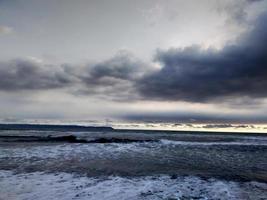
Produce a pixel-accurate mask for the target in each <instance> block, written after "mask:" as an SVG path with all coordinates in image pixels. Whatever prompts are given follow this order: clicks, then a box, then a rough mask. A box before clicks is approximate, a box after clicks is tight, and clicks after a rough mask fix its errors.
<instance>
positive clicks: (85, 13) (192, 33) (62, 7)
mask: <svg viewBox="0 0 267 200" xmlns="http://www.w3.org/2000/svg"><path fill="white" fill-rule="evenodd" d="M266 21H267V1H266V0H235V1H233V0H201V1H200V0H164V1H163V0H162V1H160V0H0V97H1V98H0V110H1V112H0V118H1V119H2V120H5V119H8V120H9V119H21V120H23V119H40V120H41V119H50V120H69V119H73V120H93V119H106V118H109V119H121V120H130V121H131V120H132V121H147V120H152V121H164V122H174V123H177V122H181V123H185V122H186V123H191V122H194V123H266V122H267V115H266V113H267V89H266V88H267V46H266V41H267V23H266Z"/></svg>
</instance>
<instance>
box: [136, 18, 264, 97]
mask: <svg viewBox="0 0 267 200" xmlns="http://www.w3.org/2000/svg"><path fill="white" fill-rule="evenodd" d="M266 20H267V13H265V14H263V15H262V16H261V17H259V18H258V20H257V21H256V22H255V26H254V28H253V30H252V31H250V32H248V33H246V34H244V35H242V36H241V37H240V38H239V39H238V40H237V41H236V42H235V43H234V44H229V45H226V46H225V47H224V48H223V49H222V50H215V49H208V50H203V49H201V48H200V47H199V46H191V47H187V48H184V49H169V50H167V51H159V52H158V53H157V56H156V58H155V59H156V61H158V62H160V63H161V64H162V66H163V68H162V69H161V70H159V71H157V72H155V73H152V74H149V75H146V76H145V77H143V78H142V80H140V81H139V82H138V83H137V87H138V89H139V91H140V93H141V94H142V96H143V97H144V98H145V99H157V100H173V101H177V100H178V101H189V102H207V101H215V100H217V101H218V99H220V98H222V97H223V98H240V97H249V98H263V97H266V96H267V90H266V87H267V46H266V44H265V41H267V23H266Z"/></svg>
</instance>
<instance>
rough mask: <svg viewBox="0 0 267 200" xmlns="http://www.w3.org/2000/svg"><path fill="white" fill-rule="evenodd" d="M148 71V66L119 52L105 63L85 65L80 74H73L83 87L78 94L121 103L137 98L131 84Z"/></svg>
mask: <svg viewBox="0 0 267 200" xmlns="http://www.w3.org/2000/svg"><path fill="white" fill-rule="evenodd" d="M150 69H151V68H150V67H149V65H148V64H146V63H144V62H142V61H140V60H138V59H137V58H135V57H134V56H133V55H131V54H130V53H128V52H120V53H118V54H117V55H116V56H114V57H113V58H111V59H108V60H106V61H103V62H99V63H95V64H91V65H86V66H84V67H83V68H82V69H81V70H82V72H81V71H78V72H77V71H76V72H74V74H75V76H76V77H78V78H79V80H80V81H81V83H82V85H83V87H81V88H80V90H79V93H80V94H83V95H88V94H94V95H100V96H101V97H102V98H109V99H112V100H119V101H123V100H134V99H136V98H138V92H137V91H136V90H135V88H134V87H133V84H134V83H135V82H137V81H138V80H139V79H140V78H141V77H142V76H143V75H144V74H145V73H148V72H149V71H150Z"/></svg>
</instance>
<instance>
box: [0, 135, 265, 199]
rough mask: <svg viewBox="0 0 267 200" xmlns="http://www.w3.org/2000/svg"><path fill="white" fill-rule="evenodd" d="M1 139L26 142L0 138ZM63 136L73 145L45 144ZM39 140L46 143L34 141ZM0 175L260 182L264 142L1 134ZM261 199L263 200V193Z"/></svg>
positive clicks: (230, 137)
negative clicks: (70, 138)
mask: <svg viewBox="0 0 267 200" xmlns="http://www.w3.org/2000/svg"><path fill="white" fill-rule="evenodd" d="M7 135H8V136H28V139H27V141H25V140H21V137H12V138H11V139H10V138H6V137H3V136H7ZM66 135H73V136H75V138H76V139H77V141H78V142H77V141H76V142H69V141H55V140H50V139H51V138H55V137H62V136H66ZM1 136H2V137H1ZM29 136H31V137H29ZM32 136H34V137H32ZM40 137H41V138H47V137H49V140H45V141H43V140H41V141H38V139H40ZM33 138H34V139H33ZM103 139H105V140H103ZM79 141H83V142H79ZM84 141H88V142H89V143H86V142H84ZM96 141H98V142H96ZM99 141H100V142H99ZM101 141H102V142H101ZM103 141H104V142H103ZM0 170H7V171H12V172H13V173H18V174H21V173H36V172H45V173H50V174H51V173H52V174H56V173H68V174H74V175H76V176H86V177H98V178H99V177H108V176H117V177H121V178H126V179H129V178H130V179H131V180H135V179H138V178H140V177H155V176H162V175H163V176H168V177H169V178H170V180H172V179H179V178H181V177H192V176H193V177H200V179H201V180H210V179H211V178H215V179H216V180H217V179H218V180H223V181H234V182H239V183H246V182H251V181H257V182H259V183H260V182H261V183H265V182H267V137H266V135H261V134H258V135H257V134H252V135H250V134H229V133H217V134H210V133H186V132H177V133H175V132H153V131H105V132H95V131H94V132H56V131H18V130H17V131H12V130H10V131H1V133H0ZM261 194H263V197H264V198H265V195H266V193H262V191H261ZM126 196H127V195H126ZM261 197H262V196H261ZM264 198H263V199H264ZM134 199H135V198H134ZM136 199H137V198H136ZM161 199H164V198H161ZM177 199H179V198H177ZM204 199H205V198H204ZM206 199H209V198H206ZM244 199H247V198H244Z"/></svg>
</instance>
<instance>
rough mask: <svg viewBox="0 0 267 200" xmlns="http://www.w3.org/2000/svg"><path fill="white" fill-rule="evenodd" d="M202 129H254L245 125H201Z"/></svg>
mask: <svg viewBox="0 0 267 200" xmlns="http://www.w3.org/2000/svg"><path fill="white" fill-rule="evenodd" d="M202 128H207V129H210V128H245V129H247V128H256V127H255V126H254V125H246V124H240V125H233V124H206V125H203V126H202Z"/></svg>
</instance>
